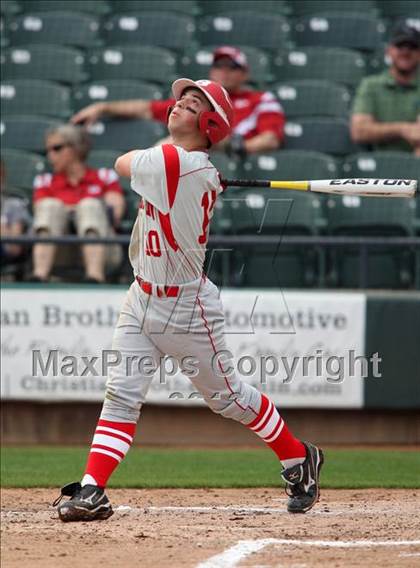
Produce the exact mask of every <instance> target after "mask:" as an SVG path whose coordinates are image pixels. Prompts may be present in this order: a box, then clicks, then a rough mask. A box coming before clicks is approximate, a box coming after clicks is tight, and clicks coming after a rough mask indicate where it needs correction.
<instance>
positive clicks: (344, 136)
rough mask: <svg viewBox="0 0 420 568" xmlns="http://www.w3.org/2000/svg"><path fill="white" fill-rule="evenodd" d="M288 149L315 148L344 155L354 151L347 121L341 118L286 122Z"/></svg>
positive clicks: (286, 143) (303, 119) (326, 152)
mask: <svg viewBox="0 0 420 568" xmlns="http://www.w3.org/2000/svg"><path fill="white" fill-rule="evenodd" d="M285 134H286V136H285V148H286V149H287V150H315V151H318V152H324V153H325V154H333V155H337V156H343V155H345V154H350V153H351V152H354V151H355V149H356V147H355V145H354V144H353V143H352V141H351V139H350V133H349V126H348V123H347V121H345V120H343V119H340V118H302V119H300V120H296V121H293V122H291V121H290V122H289V121H288V122H286V126H285Z"/></svg>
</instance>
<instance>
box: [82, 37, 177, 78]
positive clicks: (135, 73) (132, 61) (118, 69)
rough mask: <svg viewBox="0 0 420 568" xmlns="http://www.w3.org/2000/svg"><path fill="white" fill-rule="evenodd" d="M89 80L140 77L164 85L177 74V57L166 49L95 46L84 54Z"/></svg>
mask: <svg viewBox="0 0 420 568" xmlns="http://www.w3.org/2000/svg"><path fill="white" fill-rule="evenodd" d="M87 63H88V68H89V72H90V76H91V81H98V80H99V81H104V80H110V79H140V80H142V81H152V82H157V83H162V84H164V85H166V84H167V83H169V82H171V81H172V80H174V79H175V78H176V76H177V75H176V58H175V57H174V55H173V54H172V53H171V52H170V51H168V50H167V49H162V48H160V47H150V46H127V45H125V46H113V47H107V48H104V49H95V50H92V51H90V52H89V55H88V57H87Z"/></svg>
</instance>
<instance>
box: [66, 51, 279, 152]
mask: <svg viewBox="0 0 420 568" xmlns="http://www.w3.org/2000/svg"><path fill="white" fill-rule="evenodd" d="M249 73H250V72H249V65H248V61H247V57H246V55H245V54H244V53H243V52H242V51H241V50H239V49H238V48H236V47H232V46H221V47H218V48H217V49H215V51H214V52H213V62H212V65H211V68H210V70H209V79H210V80H211V81H216V82H217V83H220V84H221V85H222V86H223V87H224V88H225V89H226V90H227V92H228V93H229V96H230V98H231V100H232V104H233V109H234V116H233V127H232V132H231V135H230V136H229V137H227V138H225V139H224V141H223V143H219V144H218V145H216V146H215V148H216V149H219V150H220V149H224V150H226V152H228V153H230V154H236V155H240V156H244V155H245V154H247V153H256V152H266V151H270V150H275V149H277V148H278V147H279V146H280V144H281V141H282V139H283V131H284V123H285V117H284V113H283V109H282V108H281V105H280V103H279V102H278V101H277V100H276V98H275V96H274V95H273V94H272V93H270V92H268V91H266V92H264V91H254V90H252V89H250V88H248V87H246V83H247V82H248V80H249ZM174 103H175V99H173V98H171V99H167V100H163V101H149V100H131V101H107V102H96V103H93V104H91V105H89V106H88V107H85V108H83V109H82V110H80V111H79V112H78V113H76V114H75V115H74V116H73V117H72V122H73V123H86V124H92V123H94V122H96V121H97V120H98V119H99V118H100V117H101V116H102V115H108V116H118V117H124V118H137V119H138V118H144V119H154V120H159V121H161V122H165V123H166V120H167V114H168V108H169V107H171V106H173V105H174Z"/></svg>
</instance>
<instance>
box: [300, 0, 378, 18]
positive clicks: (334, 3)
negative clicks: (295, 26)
mask: <svg viewBox="0 0 420 568" xmlns="http://www.w3.org/2000/svg"><path fill="white" fill-rule="evenodd" d="M292 9H293V15H294V16H310V15H312V14H318V13H320V12H338V13H340V12H359V13H362V14H372V15H376V14H377V12H378V9H377V7H376V3H375V2H374V1H373V0H351V2H343V0H293V3H292Z"/></svg>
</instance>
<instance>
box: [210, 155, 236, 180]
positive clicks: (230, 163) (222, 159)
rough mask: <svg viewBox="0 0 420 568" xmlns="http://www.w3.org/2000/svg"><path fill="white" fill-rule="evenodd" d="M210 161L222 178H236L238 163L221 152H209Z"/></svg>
mask: <svg viewBox="0 0 420 568" xmlns="http://www.w3.org/2000/svg"><path fill="white" fill-rule="evenodd" d="M210 161H211V163H212V164H213V165H214V167H215V168H216V169H217V171H218V172H219V173H220V175H221V176H222V178H226V179H228V178H231V179H233V178H237V177H238V173H239V171H240V169H239V162H238V160H235V159H233V158H229V157H228V156H226V154H224V153H223V152H211V154H210Z"/></svg>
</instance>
